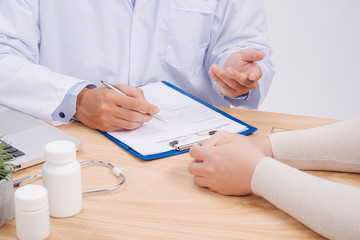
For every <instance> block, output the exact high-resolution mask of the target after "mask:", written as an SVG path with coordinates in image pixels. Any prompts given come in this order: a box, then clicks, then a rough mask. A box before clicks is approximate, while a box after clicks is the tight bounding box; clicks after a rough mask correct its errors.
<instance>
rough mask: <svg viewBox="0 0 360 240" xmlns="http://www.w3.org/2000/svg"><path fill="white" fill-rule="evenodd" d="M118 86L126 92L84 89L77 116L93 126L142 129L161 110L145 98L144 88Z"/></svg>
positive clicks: (115, 128) (104, 129) (79, 100)
mask: <svg viewBox="0 0 360 240" xmlns="http://www.w3.org/2000/svg"><path fill="white" fill-rule="evenodd" d="M117 87H118V88H119V89H121V91H122V92H123V93H124V94H119V93H118V92H116V91H113V90H112V89H109V88H106V87H100V88H94V89H88V88H85V89H83V90H82V91H81V92H80V93H79V95H78V97H77V102H76V114H75V118H77V119H78V120H79V121H81V122H82V123H83V124H85V125H86V126H88V127H90V128H95V129H99V130H101V131H106V132H110V131H118V130H133V129H136V128H139V127H140V126H142V125H143V123H144V122H147V121H149V120H150V119H151V118H152V115H154V114H156V113H158V112H159V108H158V107H157V106H155V105H152V104H150V103H149V102H147V101H146V100H145V97H144V93H143V91H142V90H141V89H139V88H135V87H131V86H127V85H117Z"/></svg>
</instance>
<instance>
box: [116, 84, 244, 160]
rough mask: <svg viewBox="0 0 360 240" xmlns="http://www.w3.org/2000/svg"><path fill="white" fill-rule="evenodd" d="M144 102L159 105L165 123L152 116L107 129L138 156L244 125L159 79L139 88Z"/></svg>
mask: <svg viewBox="0 0 360 240" xmlns="http://www.w3.org/2000/svg"><path fill="white" fill-rule="evenodd" d="M141 88H142V89H143V91H144V95H145V98H146V100H147V101H148V102H150V103H152V104H154V105H156V106H158V107H159V109H160V112H159V114H158V115H159V116H161V117H162V118H163V119H164V120H165V121H166V122H167V124H166V123H164V122H162V121H160V120H158V119H156V118H152V119H151V120H150V121H149V122H147V123H144V125H143V126H142V127H140V128H138V129H135V130H132V131H118V132H109V134H110V135H112V136H113V137H115V138H117V139H118V140H120V141H122V142H123V143H125V144H126V145H128V146H129V147H131V148H132V149H134V150H135V151H137V152H138V153H140V154H142V155H151V154H158V153H163V152H166V151H169V150H174V147H173V146H170V144H169V143H170V142H173V141H178V145H186V144H189V143H195V142H200V141H204V140H206V139H208V138H209V137H210V135H209V132H211V131H217V130H225V131H229V132H233V133H239V132H242V131H245V130H247V127H246V126H244V125H242V124H240V123H238V122H236V121H233V120H232V119H229V118H227V117H225V116H223V115H222V114H220V113H218V112H216V111H214V110H213V109H210V108H208V107H207V106H205V105H203V104H201V103H199V102H197V101H195V100H193V99H191V98H190V97H188V96H186V95H184V94H182V93H180V92H178V91H176V90H175V89H173V88H171V87H169V86H167V85H165V84H164V83H162V82H157V83H152V84H149V85H145V86H143V87H141Z"/></svg>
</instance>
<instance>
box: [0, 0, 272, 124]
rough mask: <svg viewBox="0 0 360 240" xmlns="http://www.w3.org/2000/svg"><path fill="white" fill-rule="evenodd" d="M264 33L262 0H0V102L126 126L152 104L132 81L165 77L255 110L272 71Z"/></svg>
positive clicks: (214, 99)
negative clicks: (114, 87)
mask: <svg viewBox="0 0 360 240" xmlns="http://www.w3.org/2000/svg"><path fill="white" fill-rule="evenodd" d="M267 37H268V30H267V26H266V19H265V13H264V8H263V5H262V1H261V0H194V1H190V0H157V1H156V0H136V1H135V0H121V1H119V0H107V1H95V0H76V1H72V0H62V1H54V0H16V1H15V0H11V1H8V0H0V103H1V104H4V105H7V106H10V107H12V108H15V109H18V110H20V111H23V112H26V113H28V114H30V115H33V116H35V117H37V118H40V119H42V120H44V121H46V122H48V123H51V124H54V125H58V124H63V123H67V122H69V121H71V120H72V119H73V118H77V119H78V120H80V121H82V122H83V123H84V124H85V125H87V126H89V127H92V128H96V129H100V130H103V131H114V130H123V129H135V128H137V127H139V126H141V125H142V124H143V123H144V122H146V121H148V120H149V119H150V115H149V114H145V113H157V112H158V111H159V109H158V108H157V107H156V106H154V105H152V104H150V103H148V102H147V101H146V100H145V98H144V95H143V93H142V92H141V91H140V90H139V89H137V88H135V87H136V86H139V85H143V84H147V83H151V82H156V81H161V80H166V81H169V82H170V83H172V84H174V85H176V86H178V87H180V88H182V89H184V90H185V91H187V92H189V93H191V94H193V95H195V96H197V97H198V98H200V99H202V100H204V101H206V102H208V103H210V104H212V105H217V106H233V107H243V108H249V109H256V108H257V107H258V106H259V104H260V103H261V101H262V100H263V98H264V97H265V95H266V93H267V91H268V89H269V86H270V83H271V79H272V77H273V74H274V69H273V65H272V63H271V61H270V55H271V49H270V47H269V46H268V45H267V43H266V41H267ZM101 80H106V81H108V82H109V83H112V84H115V85H117V86H118V87H120V88H121V89H122V90H123V91H125V92H126V93H127V95H128V96H127V97H126V96H121V95H120V94H117V93H116V92H114V91H111V90H109V89H106V88H104V87H103V86H102V85H101V82H100V81H101Z"/></svg>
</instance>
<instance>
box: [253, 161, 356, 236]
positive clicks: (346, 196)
mask: <svg viewBox="0 0 360 240" xmlns="http://www.w3.org/2000/svg"><path fill="white" fill-rule="evenodd" d="M251 188H252V190H253V192H254V193H255V194H257V195H260V196H262V197H264V198H265V199H267V200H268V201H269V202H271V203H272V204H274V205H275V206H276V207H278V208H279V209H281V210H283V211H285V212H286V213H288V214H290V215H291V216H293V217H294V218H296V219H297V220H298V221H300V222H301V223H303V224H304V225H306V226H308V227H309V228H311V229H313V230H314V231H315V232H317V233H319V234H321V235H323V236H325V237H327V238H329V239H359V237H360V189H359V188H356V187H352V186H348V185H345V184H340V183H336V182H331V181H328V180H324V179H321V178H318V177H315V176H312V175H310V174H306V173H304V172H302V171H299V170H297V169H295V168H293V167H290V166H288V165H286V164H283V163H281V162H278V161H276V160H274V159H272V158H264V159H263V160H262V161H261V162H260V163H259V164H258V166H257V167H256V169H255V172H254V175H253V178H252V182H251Z"/></svg>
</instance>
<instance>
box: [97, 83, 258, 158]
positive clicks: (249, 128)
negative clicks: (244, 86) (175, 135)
mask: <svg viewBox="0 0 360 240" xmlns="http://www.w3.org/2000/svg"><path fill="white" fill-rule="evenodd" d="M161 82H162V83H163V84H165V85H166V86H168V87H171V88H173V89H175V90H176V91H178V92H180V93H182V94H184V95H186V96H188V97H189V98H191V99H193V100H195V101H197V102H199V103H201V104H202V105H204V106H206V107H208V108H210V109H212V110H214V111H215V112H218V113H220V114H221V115H223V116H225V117H227V118H229V119H231V120H233V121H235V122H238V123H240V124H242V125H244V126H246V127H247V130H245V131H243V132H240V133H239V134H241V135H249V134H251V133H253V132H255V131H256V130H257V128H256V127H253V126H251V125H249V124H247V123H245V122H243V121H241V120H239V119H237V118H235V117H233V116H231V115H229V114H227V113H226V112H224V111H221V110H220V109H217V108H216V107H214V106H212V105H210V104H208V103H206V102H204V101H203V100H201V99H199V98H197V97H195V96H193V95H191V94H189V93H188V92H185V91H184V90H182V89H180V88H178V87H176V86H174V85H172V84H171V83H169V82H166V81H161ZM98 131H99V132H100V133H101V134H103V135H104V136H105V137H107V138H109V139H110V140H111V141H113V142H115V143H116V144H117V145H119V146H120V147H122V148H123V149H125V150H126V151H128V152H129V153H131V154H132V155H134V156H135V157H137V158H140V159H142V160H145V161H148V160H155V159H159V158H165V157H170V156H175V155H179V154H182V153H186V152H189V149H184V150H181V151H178V150H170V151H167V152H163V153H157V154H151V155H142V154H140V153H138V152H137V151H135V150H134V149H132V148H131V147H129V146H128V145H126V144H125V143H123V142H121V141H119V140H118V139H117V138H115V137H113V136H111V135H110V134H108V133H106V132H103V131H100V130H98Z"/></svg>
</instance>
